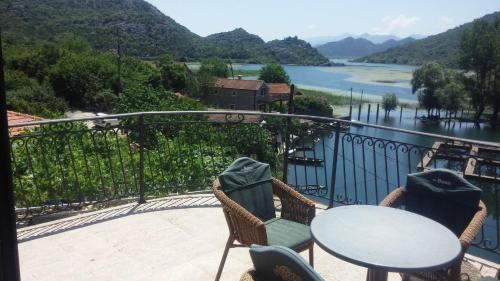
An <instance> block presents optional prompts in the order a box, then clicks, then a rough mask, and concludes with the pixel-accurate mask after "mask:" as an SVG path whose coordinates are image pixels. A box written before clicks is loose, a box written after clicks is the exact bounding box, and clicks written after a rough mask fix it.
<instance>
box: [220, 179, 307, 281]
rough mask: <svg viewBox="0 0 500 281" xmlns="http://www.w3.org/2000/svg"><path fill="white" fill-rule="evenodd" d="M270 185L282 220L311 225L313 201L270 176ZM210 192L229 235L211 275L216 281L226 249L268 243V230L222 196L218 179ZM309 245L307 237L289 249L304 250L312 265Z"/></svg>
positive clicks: (222, 266)
mask: <svg viewBox="0 0 500 281" xmlns="http://www.w3.org/2000/svg"><path fill="white" fill-rule="evenodd" d="M272 188H273V194H274V195H275V196H277V197H278V198H279V199H280V201H281V218H282V219H285V220H289V221H293V222H297V223H300V224H304V225H310V224H311V221H312V219H313V218H314V216H315V212H316V209H315V205H314V202H312V201H311V200H309V199H307V198H305V197H304V196H302V195H301V194H299V193H298V192H297V191H295V190H293V189H292V188H291V187H289V186H288V185H286V184H284V183H283V182H281V181H279V180H277V179H274V178H273V180H272ZM213 192H214V194H215V197H217V199H218V200H219V201H220V202H221V205H222V209H223V212H224V215H225V217H226V222H227V225H228V227H229V237H228V239H227V243H226V247H225V249H224V254H223V255H222V259H221V262H220V265H219V270H218V271H217V276H216V278H215V280H219V278H220V276H221V274H222V270H223V268H224V264H225V262H226V258H227V255H228V253H229V249H231V248H235V247H249V246H250V245H251V244H258V245H269V244H270V243H268V233H267V232H266V225H265V223H264V222H263V221H261V220H260V219H259V218H257V217H256V216H254V215H253V214H252V213H250V212H249V211H247V210H246V209H245V208H243V207H242V206H240V205H239V204H237V203H236V202H235V201H233V200H231V199H230V198H229V197H228V196H226V194H225V193H224V192H223V191H222V186H221V184H220V181H219V179H216V180H215V181H214V183H213ZM235 242H237V243H235ZM281 246H283V245H281ZM313 246H314V241H313V240H312V239H310V240H308V241H305V242H304V243H302V244H300V245H296V246H295V247H293V250H295V251H296V252H302V251H304V250H307V249H308V250H309V263H310V264H311V266H312V265H313V264H314V259H313Z"/></svg>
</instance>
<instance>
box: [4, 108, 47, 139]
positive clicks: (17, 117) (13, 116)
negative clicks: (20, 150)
mask: <svg viewBox="0 0 500 281" xmlns="http://www.w3.org/2000/svg"><path fill="white" fill-rule="evenodd" d="M41 119H42V118H40V117H36V116H33V115H29V114H24V113H19V112H15V111H9V110H8V111H7V121H8V124H9V125H15V124H19V123H26V122H34V121H39V120H41ZM33 127H34V126H28V127H15V128H10V129H9V132H10V134H11V135H12V136H15V135H19V134H20V133H21V132H22V131H24V130H26V129H28V128H33Z"/></svg>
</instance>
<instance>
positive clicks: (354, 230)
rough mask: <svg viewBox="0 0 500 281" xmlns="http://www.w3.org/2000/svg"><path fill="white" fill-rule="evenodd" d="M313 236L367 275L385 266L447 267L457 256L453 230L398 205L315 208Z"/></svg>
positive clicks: (377, 275) (375, 276) (381, 274)
mask: <svg viewBox="0 0 500 281" xmlns="http://www.w3.org/2000/svg"><path fill="white" fill-rule="evenodd" d="M311 232H312V236H313V237H314V240H315V241H316V243H317V244H318V245H319V246H320V247H321V248H322V249H323V250H325V251H326V252H328V253H330V254H332V255H334V256H336V257H338V258H340V259H342V260H345V261H347V262H350V263H353V264H356V265H360V266H363V267H367V268H368V274H367V278H366V280H369V281H374V280H377V281H385V280H387V272H389V271H392V272H405V273H411V272H425V271H434V270H439V269H443V268H446V267H449V266H450V265H451V264H453V262H455V261H456V260H457V259H458V258H459V257H460V256H461V246H460V242H459V241H458V239H457V237H456V236H455V234H453V232H451V231H450V230H449V229H448V228H446V227H444V226H443V225H441V224H439V223H437V222H435V221H433V220H431V219H428V218H426V217H423V216H420V215H417V214H414V213H411V212H407V211H403V210H400V209H394V208H387V207H378V206H367V205H353V206H343V207H336V208H332V209H329V210H327V211H324V212H322V213H320V214H318V215H317V216H316V217H315V218H314V219H313V221H312V223H311Z"/></svg>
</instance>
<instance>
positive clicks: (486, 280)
mask: <svg viewBox="0 0 500 281" xmlns="http://www.w3.org/2000/svg"><path fill="white" fill-rule="evenodd" d="M481 281H498V279H496V278H494V277H490V276H488V277H482V278H481Z"/></svg>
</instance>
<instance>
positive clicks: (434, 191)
mask: <svg viewBox="0 0 500 281" xmlns="http://www.w3.org/2000/svg"><path fill="white" fill-rule="evenodd" d="M405 190H406V193H405V208H406V210H408V211H411V212H414V213H418V214H420V215H423V216H426V217H428V218H430V219H433V220H435V221H437V222H439V223H441V224H442V225H444V226H446V227H448V228H449V229H450V230H451V231H453V232H454V233H455V235H457V236H460V235H461V234H462V233H463V231H464V230H465V228H466V227H467V225H468V224H469V222H470V221H471V220H472V218H473V216H474V214H475V213H476V212H477V210H478V206H479V201H480V200H481V193H482V191H481V189H480V188H478V187H476V186H474V185H472V184H471V183H469V182H468V181H466V180H465V179H463V178H462V177H460V176H459V175H457V174H456V173H455V172H453V171H449V170H445V169H435V170H431V171H426V172H422V173H415V174H409V175H408V178H407V184H406V187H405Z"/></svg>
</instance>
